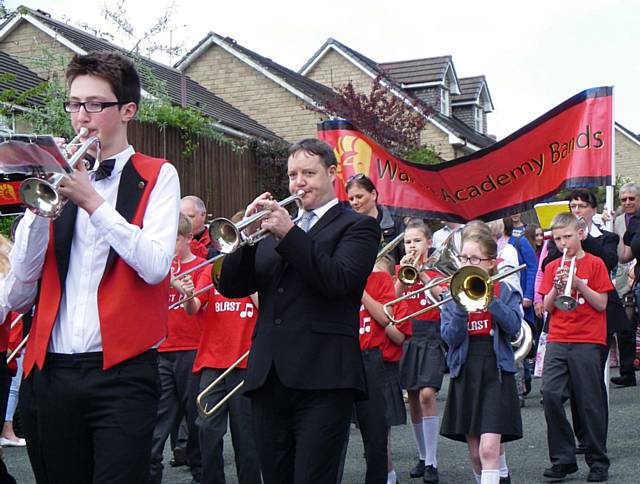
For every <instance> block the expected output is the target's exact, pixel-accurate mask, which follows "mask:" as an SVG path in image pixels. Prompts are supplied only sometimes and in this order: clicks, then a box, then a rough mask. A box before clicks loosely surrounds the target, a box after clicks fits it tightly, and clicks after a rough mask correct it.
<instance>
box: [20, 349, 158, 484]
mask: <svg viewBox="0 0 640 484" xmlns="http://www.w3.org/2000/svg"><path fill="white" fill-rule="evenodd" d="M159 395H160V384H159V381H158V366H157V355H156V352H155V350H153V351H147V352H145V353H143V354H141V355H139V356H137V357H135V358H132V359H130V360H127V361H125V362H123V363H120V364H118V365H116V366H114V367H112V368H109V369H108V370H102V353H82V354H75V355H61V354H53V353H49V354H47V358H46V360H45V364H44V368H43V369H42V370H38V369H37V368H33V370H32V371H31V373H30V374H29V376H28V377H27V378H26V379H25V381H24V382H23V385H22V386H21V392H20V402H19V405H20V412H21V417H22V419H23V420H22V421H23V426H24V431H25V437H26V439H27V450H28V452H29V459H30V461H31V465H32V467H33V470H34V475H35V477H36V480H37V482H38V484H43V483H51V484H60V483H65V484H87V483H93V484H102V483H105V484H117V483H122V484H131V483H143V482H146V480H147V478H148V475H149V457H150V455H151V437H152V435H153V426H154V423H155V420H156V415H157V413H158V397H159Z"/></svg>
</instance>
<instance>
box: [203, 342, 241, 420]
mask: <svg viewBox="0 0 640 484" xmlns="http://www.w3.org/2000/svg"><path fill="white" fill-rule="evenodd" d="M248 357H249V351H247V352H246V353H245V354H243V355H242V356H241V357H240V358H238V359H237V360H236V361H235V362H234V363H233V364H232V365H231V366H230V367H229V368H227V369H226V370H225V371H224V372H223V373H222V375H220V376H219V377H218V378H216V379H215V380H213V381H212V382H211V383H210V384H209V386H208V387H207V388H205V389H204V390H202V391H201V392H200V394H199V395H198V398H197V399H196V406H197V407H198V413H199V414H200V416H201V417H203V418H207V417H210V416H211V415H213V414H214V413H216V412H217V411H218V409H219V408H220V407H222V406H223V405H224V404H225V403H227V400H229V399H230V398H231V397H232V396H233V395H235V394H236V393H237V392H238V391H239V390H240V389H241V388H242V386H243V385H244V380H242V381H241V382H240V383H238V384H237V385H236V386H235V387H234V388H233V389H232V390H231V391H230V392H229V393H227V394H226V395H225V396H224V398H222V399H221V400H220V401H219V402H218V403H216V404H215V405H214V406H213V407H211V408H210V409H207V403H206V402H205V401H204V399H205V398H206V397H207V395H209V393H211V392H212V391H213V389H214V388H215V387H217V386H218V385H219V384H220V383H221V382H222V381H223V380H224V379H225V378H226V377H227V375H228V374H229V373H231V372H232V371H233V370H235V369H236V368H237V367H238V365H239V364H240V363H242V362H243V361H244V360H245V359H246V358H248Z"/></svg>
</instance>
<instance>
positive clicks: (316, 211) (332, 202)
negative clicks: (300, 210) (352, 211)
mask: <svg viewBox="0 0 640 484" xmlns="http://www.w3.org/2000/svg"><path fill="white" fill-rule="evenodd" d="M334 205H338V199H337V198H332V199H331V200H329V201H328V202H327V203H325V204H324V205H322V206H320V207H318V208H314V209H313V210H309V211H310V212H313V213H314V214H315V216H316V217H317V219H318V220H320V219H321V218H322V216H323V215H324V214H325V213H327V212H328V211H329V210H330V209H331V208H332V207H333V206H334Z"/></svg>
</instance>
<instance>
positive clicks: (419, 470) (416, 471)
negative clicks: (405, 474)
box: [409, 459, 424, 478]
mask: <svg viewBox="0 0 640 484" xmlns="http://www.w3.org/2000/svg"><path fill="white" fill-rule="evenodd" d="M409 475H410V476H411V477H414V478H415V477H422V476H424V461H423V460H422V459H420V460H419V461H418V463H417V464H416V466H415V467H414V468H413V469H411V470H410V471H409Z"/></svg>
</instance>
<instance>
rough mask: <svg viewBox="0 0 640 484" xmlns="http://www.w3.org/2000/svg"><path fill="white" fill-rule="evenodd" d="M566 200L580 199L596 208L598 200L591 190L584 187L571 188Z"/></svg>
mask: <svg viewBox="0 0 640 484" xmlns="http://www.w3.org/2000/svg"><path fill="white" fill-rule="evenodd" d="M567 200H568V201H569V202H570V201H571V200H582V201H583V202H586V203H588V204H589V205H591V208H596V207H597V206H598V202H597V200H596V196H595V195H594V194H593V192H592V191H591V190H587V189H585V188H577V189H575V190H573V191H572V192H571V193H570V194H569V196H568V197H567Z"/></svg>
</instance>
